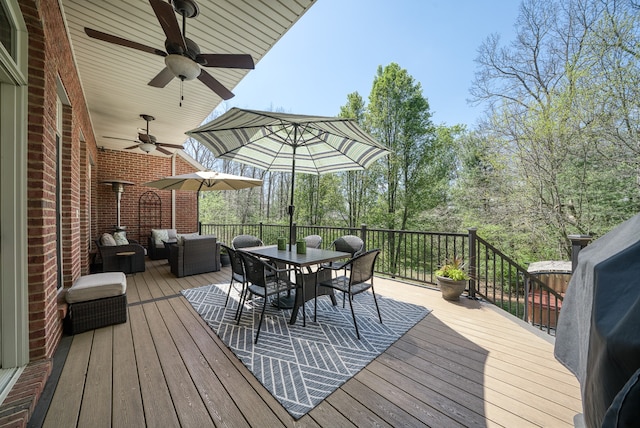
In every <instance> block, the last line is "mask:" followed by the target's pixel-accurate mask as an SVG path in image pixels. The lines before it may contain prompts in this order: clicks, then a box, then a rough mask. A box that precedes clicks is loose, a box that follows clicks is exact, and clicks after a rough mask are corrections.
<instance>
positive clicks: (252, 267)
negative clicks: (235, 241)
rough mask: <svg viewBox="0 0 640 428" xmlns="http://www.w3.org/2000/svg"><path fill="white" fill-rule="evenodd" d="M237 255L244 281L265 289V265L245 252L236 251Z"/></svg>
mask: <svg viewBox="0 0 640 428" xmlns="http://www.w3.org/2000/svg"><path fill="white" fill-rule="evenodd" d="M238 255H240V258H241V259H242V265H243V266H244V275H245V279H246V280H247V281H248V282H250V283H251V284H253V285H258V286H260V287H266V285H267V275H266V265H265V263H264V262H263V261H262V260H260V259H259V258H258V257H256V256H254V255H253V254H249V253H247V252H245V251H238Z"/></svg>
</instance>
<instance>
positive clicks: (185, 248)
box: [169, 235, 220, 278]
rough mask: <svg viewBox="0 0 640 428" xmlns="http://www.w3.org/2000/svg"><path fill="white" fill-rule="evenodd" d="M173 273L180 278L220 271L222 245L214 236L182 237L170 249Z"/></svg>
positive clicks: (170, 263) (170, 262)
mask: <svg viewBox="0 0 640 428" xmlns="http://www.w3.org/2000/svg"><path fill="white" fill-rule="evenodd" d="M169 265H170V266H171V273H173V274H174V275H175V276H177V277H178V278H181V277H183V276H187V275H196V274H199V273H205V272H215V271H219V270H220V243H219V242H217V239H216V237H215V236H213V235H196V236H181V237H180V238H179V239H178V241H177V244H176V245H172V246H171V247H170V253H169Z"/></svg>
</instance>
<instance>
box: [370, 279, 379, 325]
mask: <svg viewBox="0 0 640 428" xmlns="http://www.w3.org/2000/svg"><path fill="white" fill-rule="evenodd" d="M371 294H373V302H374V303H375V304H376V310H377V311H378V319H380V324H382V316H381V315H380V308H379V307H378V299H377V298H376V292H375V290H374V289H373V281H372V282H371Z"/></svg>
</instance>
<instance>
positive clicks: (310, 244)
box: [304, 235, 322, 248]
mask: <svg viewBox="0 0 640 428" xmlns="http://www.w3.org/2000/svg"><path fill="white" fill-rule="evenodd" d="M304 240H305V242H306V243H307V248H320V246H321V245H322V236H320V235H309V236H305V237H304Z"/></svg>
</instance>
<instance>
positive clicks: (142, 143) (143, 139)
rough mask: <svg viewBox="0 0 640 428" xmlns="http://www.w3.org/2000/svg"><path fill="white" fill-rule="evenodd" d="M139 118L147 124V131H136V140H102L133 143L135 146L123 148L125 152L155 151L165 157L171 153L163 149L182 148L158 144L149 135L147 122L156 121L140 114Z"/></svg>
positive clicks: (113, 138)
mask: <svg viewBox="0 0 640 428" xmlns="http://www.w3.org/2000/svg"><path fill="white" fill-rule="evenodd" d="M140 117H141V118H143V119H144V120H145V121H146V122H147V129H146V131H145V130H144V129H138V139H137V140H129V139H125V138H117V137H107V136H104V137H103V138H110V139H112V140H122V141H133V142H135V143H137V144H135V145H133V146H130V147H125V150H131V149H136V148H139V149H140V150H142V151H143V152H147V153H150V152H152V151H154V150H156V149H157V150H158V151H159V152H160V153H164V154H165V155H171V154H172V153H171V152H170V151H169V150H166V149H164V148H163V147H172V148H174V149H181V148H182V145H180V144H167V143H160V142H159V141H158V140H156V137H155V136H153V135H151V134H149V122H151V121H152V120H156V118H155V117H153V116H150V115H148V114H141V115H140Z"/></svg>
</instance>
